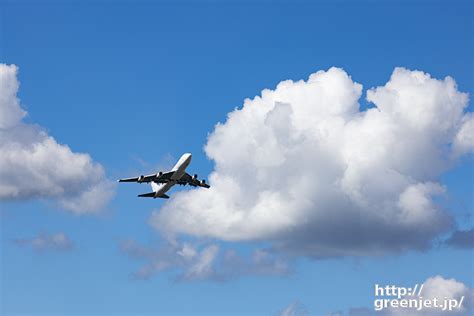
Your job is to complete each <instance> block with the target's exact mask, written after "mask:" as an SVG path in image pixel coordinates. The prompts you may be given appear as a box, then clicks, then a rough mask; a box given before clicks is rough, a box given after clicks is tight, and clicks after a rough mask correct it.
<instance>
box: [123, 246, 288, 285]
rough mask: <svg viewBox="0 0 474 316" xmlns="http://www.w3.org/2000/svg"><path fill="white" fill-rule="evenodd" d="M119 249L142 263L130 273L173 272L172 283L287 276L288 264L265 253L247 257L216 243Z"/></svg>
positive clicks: (142, 275)
mask: <svg viewBox="0 0 474 316" xmlns="http://www.w3.org/2000/svg"><path fill="white" fill-rule="evenodd" d="M120 250H121V251H122V252H123V253H125V254H127V255H128V256H130V257H132V258H135V259H138V260H140V261H142V262H144V264H143V265H142V266H141V267H140V268H139V269H138V270H137V271H135V272H134V273H133V276H134V277H135V278H138V279H148V278H150V277H152V276H154V275H156V274H158V273H159V272H162V271H168V270H170V271H176V272H177V275H176V278H175V280H176V281H199V280H212V281H228V280H230V279H234V278H238V277H241V276H248V275H277V276H280V275H288V274H289V273H290V272H291V269H290V267H289V266H288V264H287V263H286V262H285V261H283V260H282V259H279V258H276V257H275V256H274V255H272V254H270V253H269V252H267V251H265V250H262V249H258V250H255V251H254V252H253V253H252V255H251V256H250V258H246V257H244V256H240V255H239V254H238V253H237V252H236V251H235V250H225V251H222V250H221V249H220V247H219V246H218V245H216V244H205V245H197V244H192V243H189V242H184V243H177V242H171V243H170V242H167V243H165V244H164V245H162V246H161V247H153V246H143V245H140V244H138V243H137V242H135V241H133V240H127V241H123V242H122V243H120Z"/></svg>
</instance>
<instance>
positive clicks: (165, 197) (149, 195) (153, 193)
mask: <svg viewBox="0 0 474 316" xmlns="http://www.w3.org/2000/svg"><path fill="white" fill-rule="evenodd" d="M155 194H156V192H150V193H144V194H139V195H138V196H139V197H151V198H157V197H158V198H162V199H169V198H170V197H169V196H168V195H166V194H162V195H159V196H155Z"/></svg>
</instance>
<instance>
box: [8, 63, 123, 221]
mask: <svg viewBox="0 0 474 316" xmlns="http://www.w3.org/2000/svg"><path fill="white" fill-rule="evenodd" d="M18 88H19V83H18V80H17V67H16V66H15V65H5V64H0V153H1V155H0V200H24V199H31V198H52V199H55V200H56V201H57V202H58V203H59V204H60V205H61V206H62V207H63V208H64V209H66V210H69V211H71V212H73V213H76V214H83V213H90V212H95V211H97V210H100V209H101V208H103V207H104V206H105V204H106V203H107V202H108V201H109V200H110V199H111V198H112V196H113V192H114V185H113V183H112V182H111V181H109V180H107V178H106V177H105V172H104V169H103V167H102V166H101V165H100V164H98V163H96V162H94V161H93V160H92V159H91V157H90V156H89V155H88V154H85V153H75V152H73V151H71V149H70V148H69V147H68V146H67V145H63V144H58V143H57V142H56V140H55V139H54V138H53V137H51V136H49V135H48V134H47V133H46V132H45V131H44V130H43V129H42V128H41V127H39V126H37V125H32V124H26V123H24V122H23V121H22V120H23V118H24V117H25V115H26V114H27V113H26V111H24V110H23V109H22V108H21V106H20V101H19V99H18V97H17V92H18Z"/></svg>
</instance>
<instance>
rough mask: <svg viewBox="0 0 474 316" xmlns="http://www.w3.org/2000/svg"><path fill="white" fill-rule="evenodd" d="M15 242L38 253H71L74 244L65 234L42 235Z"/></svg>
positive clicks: (15, 240)
mask: <svg viewBox="0 0 474 316" xmlns="http://www.w3.org/2000/svg"><path fill="white" fill-rule="evenodd" d="M13 242H14V243H15V244H16V245H18V246H21V247H28V248H31V249H34V250H36V251H41V252H42V251H69V250H72V249H73V247H74V243H73V242H72V241H71V239H70V238H69V237H68V236H67V235H66V234H65V233H63V232H58V233H54V234H47V233H41V234H39V235H37V236H35V237H31V238H23V239H14V240H13Z"/></svg>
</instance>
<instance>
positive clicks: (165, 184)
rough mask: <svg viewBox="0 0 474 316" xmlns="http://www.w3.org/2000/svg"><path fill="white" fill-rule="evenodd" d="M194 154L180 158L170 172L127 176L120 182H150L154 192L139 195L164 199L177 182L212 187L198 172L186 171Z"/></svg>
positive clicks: (167, 197) (187, 154)
mask: <svg viewBox="0 0 474 316" xmlns="http://www.w3.org/2000/svg"><path fill="white" fill-rule="evenodd" d="M191 157H192V155H191V154H190V153H186V154H184V155H182V156H181V158H179V160H178V162H177V163H176V165H174V167H173V169H171V171H169V172H165V173H163V172H161V171H160V172H158V173H156V174H151V175H148V176H139V177H136V178H127V179H120V180H118V182H137V183H144V182H150V184H151V188H152V189H153V192H150V193H145V194H140V195H138V196H139V197H151V198H154V199H156V198H162V199H169V198H170V197H169V196H168V195H166V194H165V193H166V192H167V191H168V190H169V189H171V187H172V186H173V185H175V184H180V185H186V184H189V185H190V186H193V187H203V188H210V186H209V185H208V184H206V180H201V181H200V180H198V178H197V174H195V175H194V176H191V175H189V174H188V173H187V172H186V167H187V166H188V165H189V164H190V163H191Z"/></svg>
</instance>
